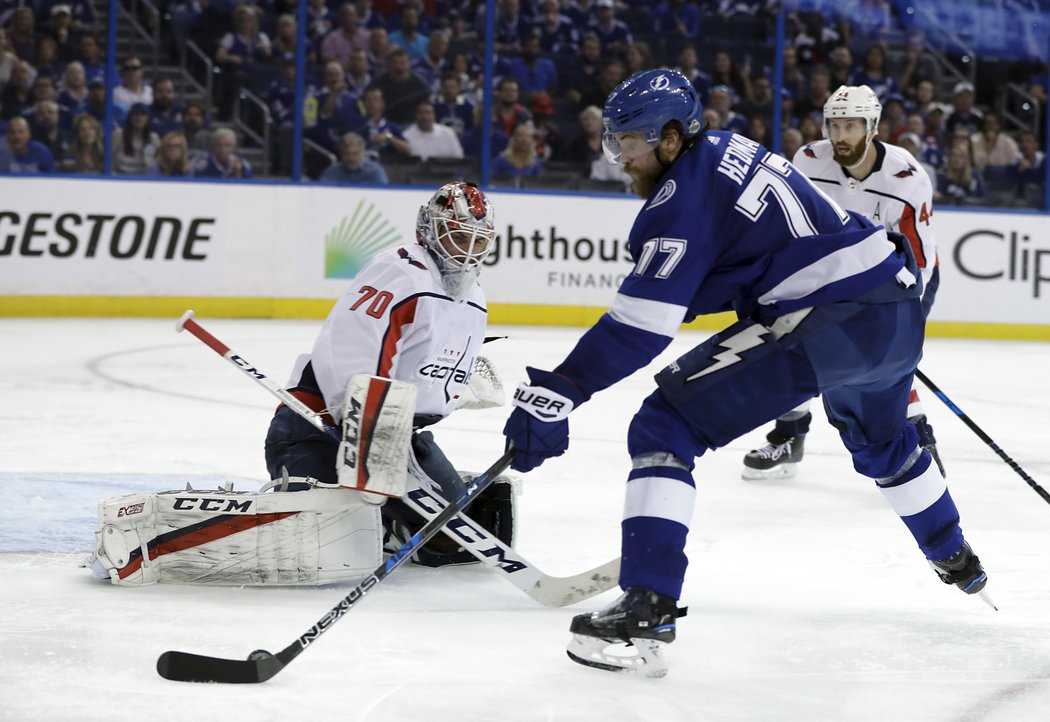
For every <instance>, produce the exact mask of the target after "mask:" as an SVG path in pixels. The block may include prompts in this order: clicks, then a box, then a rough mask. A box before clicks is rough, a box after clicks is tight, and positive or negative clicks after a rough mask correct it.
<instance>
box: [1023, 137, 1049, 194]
mask: <svg viewBox="0 0 1050 722" xmlns="http://www.w3.org/2000/svg"><path fill="white" fill-rule="evenodd" d="M1019 145H1020V150H1021V160H1020V161H1018V163H1017V180H1018V182H1019V183H1020V184H1021V190H1022V191H1024V190H1026V186H1032V187H1035V186H1038V187H1039V188H1042V187H1044V186H1045V184H1046V153H1044V152H1043V151H1041V150H1039V139H1038V138H1037V137H1036V135H1035V133H1032V132H1031V131H1028V130H1025V131H1022V132H1021V135H1020V143H1019Z"/></svg>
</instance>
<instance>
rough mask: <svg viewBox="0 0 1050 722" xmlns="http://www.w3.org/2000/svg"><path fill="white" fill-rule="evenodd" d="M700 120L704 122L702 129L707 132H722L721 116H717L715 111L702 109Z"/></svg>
mask: <svg viewBox="0 0 1050 722" xmlns="http://www.w3.org/2000/svg"><path fill="white" fill-rule="evenodd" d="M700 119H701V120H703V121H704V127H705V128H707V129H708V130H722V116H720V115H719V114H718V111H717V110H711V108H704V112H703V113H701V114H700Z"/></svg>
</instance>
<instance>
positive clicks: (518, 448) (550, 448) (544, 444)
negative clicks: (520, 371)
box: [503, 366, 586, 471]
mask: <svg viewBox="0 0 1050 722" xmlns="http://www.w3.org/2000/svg"><path fill="white" fill-rule="evenodd" d="M526 371H527V372H528V374H529V383H522V384H520V385H519V386H518V388H517V389H516V390H515V391H514V402H513V406H514V411H513V412H511V415H510V418H509V419H507V423H506V425H505V426H504V427H503V435H504V436H506V437H507V443H508V446H509V444H514V461H513V462H512V463H511V467H512V468H513V469H515V470H517V471H530V470H531V469H535V468H536V467H537V466H539V465H540V464H542V463H543V462H544V461H546V460H547V459H549V458H551V457H554V456H561V455H562V454H564V453H565V451H566V450H567V449H568V448H569V420H568V419H569V412H571V411H572V410H573V409H574V408H575V407H577V406H579V405H580V404H581V403H583V402H584V401H585V400H586V399H585V396H584V394H583V393H582V392H581V391H580V390H579V389H578V388H577V387H576V385H575V384H574V383H572V381H570V380H569V379H567V378H566V377H564V376H561V375H559V374H555V373H551V372H550V371H541V370H539V369H535V368H532V367H531V366H529V367H527V368H526Z"/></svg>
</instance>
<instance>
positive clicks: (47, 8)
mask: <svg viewBox="0 0 1050 722" xmlns="http://www.w3.org/2000/svg"><path fill="white" fill-rule="evenodd" d="M62 5H64V6H65V7H67V8H69V13H70V17H71V18H72V19H71V21H70V25H69V28H70V30H71V31H72V32H74V33H82V32H84V31H90V30H94V29H95V24H96V23H97V22H98V18H97V17H96V16H95V7H94V5H93V4H92V2H91V0H43V2H40V3H37V5H36V6H37V8H38V9H39V12H40V16H41V17H44V15H45V13H46V14H47V15H48V16H50V15H53V14H54V12H55V8H56V7H59V6H62Z"/></svg>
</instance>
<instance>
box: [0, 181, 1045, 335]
mask: <svg viewBox="0 0 1050 722" xmlns="http://www.w3.org/2000/svg"><path fill="white" fill-rule="evenodd" d="M489 195H490V197H491V198H492V200H493V203H494V205H495V208H496V216H497V223H496V226H497V229H498V231H499V241H498V245H497V248H496V250H495V251H494V253H493V254H492V256H491V257H490V258H489V259H488V261H487V264H486V268H485V271H484V274H483V277H482V280H483V284H484V286H485V290H486V294H487V296H488V299H489V310H490V319H491V321H492V322H494V323H511V324H532V325H561V326H573V325H587V324H590V323H592V322H593V321H595V320H596V319H597V318H598V317H599V316H600V315H601V314H602V313H603V312H604V310H605V309H607V308H608V307H609V305H610V304H611V302H612V299H613V296H614V294H615V291H616V288H617V287H618V285H619V283H620V281H621V280H622V278H623V277H624V275H625V274H626V273H628V272H630V269H631V262H630V260H629V257H628V253H627V247H626V240H627V232H628V230H629V229H630V226H631V223H632V221H633V219H634V216H635V214H636V213H637V212H638V210H639V208H640V201H638V200H636V199H633V198H630V197H626V196H625V197H623V198H617V197H609V196H588V195H580V194H575V193H573V194H568V193H565V194H550V193H547V194H540V193H527V192H515V193H501V192H497V191H494V192H492V193H491V194H489ZM428 196H429V191H428V190H426V189H389V190H379V189H373V188H335V187H322V186H299V185H289V184H276V183H274V184H267V183H257V184H227V183H201V182H193V183H185V182H152V181H148V182H144V181H142V180H134V181H131V180H120V179H112V180H95V181H92V180H66V179H61V178H10V177H9V178H3V179H0V199H2V200H0V315H3V316H161V317H163V316H171V317H173V318H174V317H177V316H178V315H179V314H181V313H182V311H184V310H185V309H186V308H190V307H192V308H194V309H196V310H197V312H198V313H200V314H202V315H204V316H225V317H256V318H321V317H323V316H324V315H325V314H326V313H327V311H328V309H329V308H330V306H331V303H332V300H333V299H335V298H336V297H337V296H338V295H339V294H340V293H342V292H343V291H344V290H345V286H346V281H347V279H348V278H350V277H352V276H353V275H354V274H355V273H356V272H357V270H358V269H359V268H360V267H361V265H362V264H363V263H364V261H365V260H366V259H367V258H368V257H370V256H371V255H372V254H373V253H375V252H376V251H377V250H379V249H381V248H384V247H387V246H391V245H397V244H402V243H409V242H412V241H413V240H414V238H415V219H416V211H417V209H418V207H419V205H420V204H421V203H423V202H424V201H425V200H426V199H427V198H428ZM699 201H700V199H698V202H699ZM934 223H935V229H936V234H937V240H938V246H939V256H940V269H941V278H942V280H941V288H940V292H939V294H938V297H937V304H936V306H935V308H934V311H933V315H932V316H931V323H930V328H929V332H930V335H941V336H971V337H999V338H1027V339H1042V340H1050V300H1048V299H1050V237H1048V235H1047V234H1046V233H1045V226H1046V223H1047V215H1046V214H1043V213H1004V212H987V211H986V212H971V211H954V210H947V209H943V208H941V209H938V211H937V213H936V215H935V218H934ZM726 320H727V319H726V318H720V317H706V318H704V319H701V320H700V321H698V322H697V323H696V324H694V326H695V327H699V328H719V327H721V326H723V325H724V324H725V322H726Z"/></svg>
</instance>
